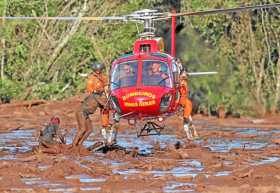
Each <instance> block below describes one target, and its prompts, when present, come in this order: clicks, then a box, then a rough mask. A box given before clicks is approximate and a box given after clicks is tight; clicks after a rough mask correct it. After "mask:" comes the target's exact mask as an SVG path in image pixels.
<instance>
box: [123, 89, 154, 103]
mask: <svg viewBox="0 0 280 193" xmlns="http://www.w3.org/2000/svg"><path fill="white" fill-rule="evenodd" d="M136 96H144V97H149V98H151V99H155V98H156V95H154V94H153V93H151V92H142V91H138V92H130V93H127V94H126V95H124V96H123V97H122V99H123V101H126V100H127V99H129V98H131V97H136Z"/></svg>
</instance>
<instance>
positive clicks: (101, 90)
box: [73, 73, 109, 145]
mask: <svg viewBox="0 0 280 193" xmlns="http://www.w3.org/2000/svg"><path fill="white" fill-rule="evenodd" d="M108 84H109V83H108V78H107V76H106V75H105V74H102V73H100V74H98V73H92V74H91V75H90V76H89V78H88V81H87V88H86V89H87V93H88V96H87V97H86V98H85V99H84V101H83V102H82V104H81V106H80V108H78V110H77V111H76V113H75V115H76V119H77V122H78V132H77V134H76V136H75V138H74V140H73V145H81V144H82V143H83V142H84V141H85V140H86V139H87V137H88V136H89V135H90V133H91V132H92V123H91V120H90V118H89V115H91V114H94V113H95V111H96V110H97V108H99V109H100V113H101V121H102V126H103V127H104V128H107V127H108V126H109V104H108V98H107V96H106V93H105V90H106V87H107V86H108Z"/></svg>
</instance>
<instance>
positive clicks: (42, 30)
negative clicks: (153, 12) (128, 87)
mask: <svg viewBox="0 0 280 193" xmlns="http://www.w3.org/2000/svg"><path fill="white" fill-rule="evenodd" d="M273 2H274V3H276V2H277V0H266V1H264V0H240V1H235V0H215V1H213V0H192V1H189V0H181V1H179V0H177V1H176V0H173V1H166V0H150V1H141V0H132V1H128V0H99V1H91V0H65V1H61V0H52V1H48V0H2V1H0V14H1V15H7V16H105V15H121V14H128V13H131V12H132V11H135V10H139V9H144V8H150V9H160V10H162V11H170V10H171V8H172V7H175V8H176V9H177V11H198V10H207V9H215V8H232V7H238V6H243V5H249V4H252V5H258V4H264V3H273ZM279 11H280V9H279V8H278V9H276V8H275V9H269V10H259V11H251V12H242V13H236V14H226V15H224V14H219V15H212V16H203V17H188V18H187V17H184V18H181V19H179V20H178V23H179V24H180V26H181V28H180V29H181V30H180V31H178V34H177V36H178V39H177V46H178V47H177V55H178V56H179V57H180V58H181V59H182V61H183V62H184V64H185V65H186V66H187V68H188V70H189V71H213V70H217V71H218V72H219V74H218V75H216V76H209V77H199V78H197V77H195V78H190V79H191V80H190V83H191V90H192V97H193V98H195V99H196V100H199V101H201V106H200V109H201V110H202V111H204V112H208V113H209V112H212V111H215V110H216V109H217V108H219V107H221V106H222V107H224V108H226V110H227V111H228V112H232V113H234V114H261V115H263V114H266V113H276V112H277V111H279V110H280V57H279V56H280V37H279V36H280V18H279V17H280V14H279ZM165 23H166V22H165ZM165 23H161V24H159V25H158V26H159V29H158V33H159V34H161V35H163V36H164V37H165V38H166V45H167V47H169V46H168V40H169V39H170V38H169V35H168V30H167V27H166V26H167V25H166V24H165ZM141 28H142V26H140V25H138V26H137V25H136V24H135V23H121V22H96V21H94V22H93V21H83V22H80V21H43V20H40V21H39V20H38V21H27V20H17V21H7V20H6V21H5V20H2V21H1V28H0V30H1V31H0V34H1V35H0V38H1V64H0V65H1V66H0V70H1V71H0V76H1V80H0V95H1V96H6V95H8V96H11V97H12V98H16V99H34V98H40V99H62V98H64V97H68V96H72V95H75V94H77V93H79V92H82V91H83V89H84V87H85V79H86V78H85V77H84V76H82V75H83V74H86V73H88V72H90V68H89V64H90V62H91V61H94V60H97V61H100V62H103V63H105V64H106V65H107V66H108V67H109V66H110V64H111V62H112V61H113V60H114V59H115V58H116V57H117V56H118V55H120V54H122V53H124V52H126V51H129V50H131V49H132V45H133V42H134V40H135V39H136V38H137V37H138V30H140V31H141ZM107 69H109V68H107Z"/></svg>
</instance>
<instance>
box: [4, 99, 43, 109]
mask: <svg viewBox="0 0 280 193" xmlns="http://www.w3.org/2000/svg"><path fill="white" fill-rule="evenodd" d="M46 103H47V101H46V100H32V101H24V102H15V103H9V104H0V109H1V108H15V107H25V108H31V107H33V106H38V105H42V104H46Z"/></svg>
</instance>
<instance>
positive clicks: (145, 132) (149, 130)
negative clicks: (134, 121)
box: [137, 121, 164, 137]
mask: <svg viewBox="0 0 280 193" xmlns="http://www.w3.org/2000/svg"><path fill="white" fill-rule="evenodd" d="M163 129H164V127H163V126H160V125H158V124H157V123H155V122H152V121H148V122H147V123H146V124H145V125H144V127H143V128H142V129H141V130H140V132H139V133H137V137H141V136H149V135H160V132H161V130H163ZM153 131H154V132H153Z"/></svg>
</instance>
